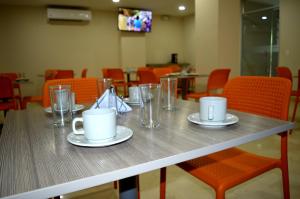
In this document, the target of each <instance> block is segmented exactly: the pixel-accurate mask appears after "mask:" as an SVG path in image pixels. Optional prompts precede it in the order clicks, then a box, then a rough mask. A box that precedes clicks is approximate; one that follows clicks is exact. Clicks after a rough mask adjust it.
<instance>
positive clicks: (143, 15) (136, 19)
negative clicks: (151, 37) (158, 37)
mask: <svg viewBox="0 0 300 199" xmlns="http://www.w3.org/2000/svg"><path fill="white" fill-rule="evenodd" d="M151 27H152V11H149V10H141V9H134V8H119V14H118V29H119V30H122V31H129V32H151Z"/></svg>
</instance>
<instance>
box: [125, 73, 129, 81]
mask: <svg viewBox="0 0 300 199" xmlns="http://www.w3.org/2000/svg"><path fill="white" fill-rule="evenodd" d="M126 76H127V82H128V83H129V82H130V73H126Z"/></svg>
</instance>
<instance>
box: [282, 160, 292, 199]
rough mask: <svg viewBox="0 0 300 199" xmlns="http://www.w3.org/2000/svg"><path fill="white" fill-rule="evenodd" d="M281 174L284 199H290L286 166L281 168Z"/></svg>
mask: <svg viewBox="0 0 300 199" xmlns="http://www.w3.org/2000/svg"><path fill="white" fill-rule="evenodd" d="M281 174H282V186H283V195H284V199H290V184H289V172H288V165H283V166H282V169H281Z"/></svg>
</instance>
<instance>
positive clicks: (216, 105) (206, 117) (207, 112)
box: [199, 97, 227, 122]
mask: <svg viewBox="0 0 300 199" xmlns="http://www.w3.org/2000/svg"><path fill="white" fill-rule="evenodd" d="M199 101H200V120H202V121H208V122H221V121H224V120H225V119H226V112H227V99H226V98H224V97H201V98H200V100H199Z"/></svg>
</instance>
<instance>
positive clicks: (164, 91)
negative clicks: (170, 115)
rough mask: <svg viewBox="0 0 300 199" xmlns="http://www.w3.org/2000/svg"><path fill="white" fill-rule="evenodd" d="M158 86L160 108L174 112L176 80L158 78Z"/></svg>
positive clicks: (172, 78) (174, 78)
mask: <svg viewBox="0 0 300 199" xmlns="http://www.w3.org/2000/svg"><path fill="white" fill-rule="evenodd" d="M160 84H161V99H162V108H163V109H166V110H169V111H173V110H175V109H176V103H177V78H176V77H162V78H160Z"/></svg>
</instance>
